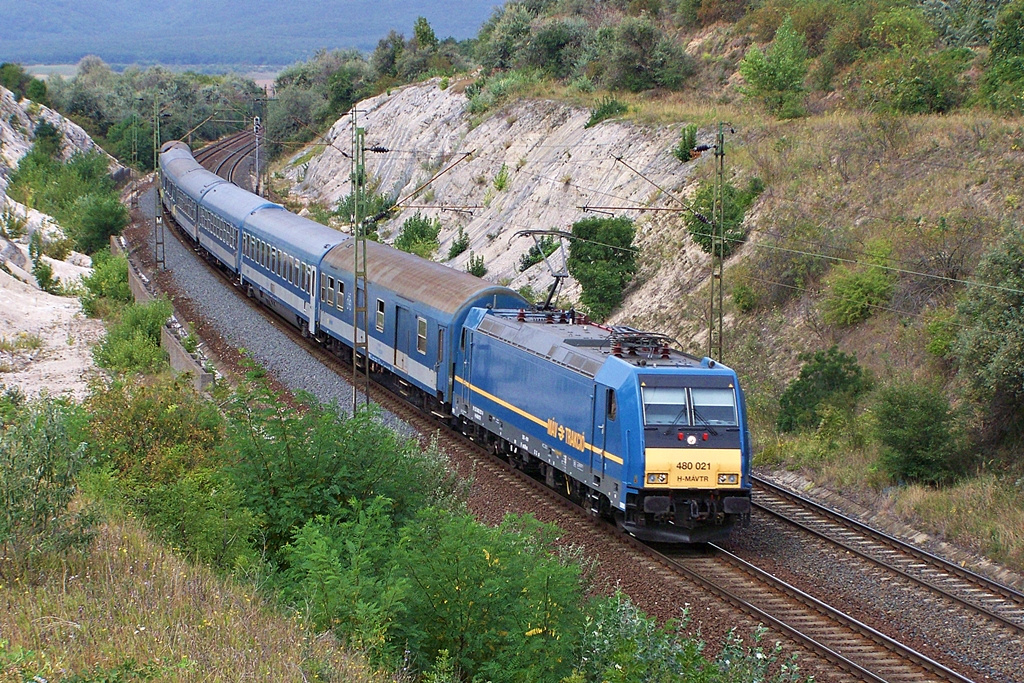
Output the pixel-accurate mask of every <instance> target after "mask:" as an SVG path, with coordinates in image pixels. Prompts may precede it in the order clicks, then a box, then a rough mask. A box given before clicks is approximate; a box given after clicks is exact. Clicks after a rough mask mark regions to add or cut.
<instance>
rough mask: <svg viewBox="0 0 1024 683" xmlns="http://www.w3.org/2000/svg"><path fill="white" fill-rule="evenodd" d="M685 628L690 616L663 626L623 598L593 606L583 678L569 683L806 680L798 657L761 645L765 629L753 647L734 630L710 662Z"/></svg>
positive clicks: (777, 647)
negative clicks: (603, 682) (786, 657)
mask: <svg viewBox="0 0 1024 683" xmlns="http://www.w3.org/2000/svg"><path fill="white" fill-rule="evenodd" d="M686 626H687V616H686V615H685V614H684V615H683V619H682V621H681V622H673V621H670V622H668V623H666V624H664V625H659V624H658V622H657V620H655V619H652V618H651V617H648V616H647V615H646V614H644V613H643V612H641V611H640V610H639V609H637V608H636V606H635V605H633V603H632V602H631V601H630V599H629V597H628V596H626V595H623V594H622V593H619V592H616V594H615V595H613V596H611V597H608V598H598V599H596V600H594V601H593V602H592V603H591V605H589V606H588V609H587V620H586V623H585V624H584V628H583V642H582V643H581V646H580V650H579V652H580V663H579V669H578V671H579V673H580V674H582V675H581V676H580V678H579V679H567V681H570V680H572V681H574V680H579V681H580V683H582V682H583V681H605V682H607V683H629V682H630V681H666V682H667V681H692V682H694V683H696V682H698V681H701V682H707V683H711V682H712V681H721V682H722V683H725V682H726V681H736V682H737V683H739V682H741V681H743V682H746V681H761V682H763V683H794V682H796V681H802V680H805V679H804V677H803V676H801V674H800V669H799V667H798V666H797V665H796V655H793V656H791V657H790V658H788V659H785V660H783V659H782V645H781V644H780V643H776V644H775V645H774V646H773V647H772V648H770V649H768V650H767V651H766V650H765V648H764V647H763V646H762V641H763V639H764V636H765V634H766V633H767V629H765V628H764V627H758V628H757V629H755V631H754V633H753V644H752V645H750V646H748V645H747V644H745V643H744V642H743V639H742V638H740V637H739V636H738V635H737V634H736V632H735V630H732V629H731V630H730V631H729V632H728V633H727V634H726V638H725V644H724V645H723V647H722V649H721V651H720V652H718V654H717V655H715V656H714V659H711V658H709V655H710V654H711V653H708V652H706V651H705V650H704V643H703V642H701V641H700V640H697V639H694V638H691V637H688V636H687V635H686V634H685V633H684V632H683V628H684V627H686ZM811 680H813V679H811Z"/></svg>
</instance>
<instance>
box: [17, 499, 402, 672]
mask: <svg viewBox="0 0 1024 683" xmlns="http://www.w3.org/2000/svg"><path fill="white" fill-rule="evenodd" d="M2 569H3V571H2V573H0V576H2V577H3V578H2V580H0V582H2V585H0V596H2V600H0V633H2V634H3V639H4V641H7V644H6V645H4V644H3V642H2V641H0V679H3V680H39V679H33V678H32V676H36V675H38V676H42V677H43V678H46V679H47V680H53V679H54V678H60V677H64V676H67V675H68V674H69V673H70V672H76V673H78V674H80V675H83V676H87V678H86V680H93V678H92V677H96V680H135V679H134V678H131V679H128V678H125V679H122V678H116V679H115V678H103V677H100V676H99V673H101V672H110V671H112V670H115V669H117V668H118V667H125V666H129V667H131V666H136V665H138V666H139V667H152V668H153V669H154V670H156V671H158V672H159V674H160V675H159V676H158V678H157V680H176V681H200V680H202V681H207V680H213V681H216V680H222V681H227V680H245V679H247V680H268V681H274V680H276V681H284V680H312V681H317V680H318V681H355V682H359V683H363V682H365V683H370V682H374V683H375V682H377V681H381V682H383V681H391V680H394V679H393V678H391V677H389V676H386V675H384V674H383V673H381V672H377V671H375V670H373V669H372V668H371V667H369V666H368V665H367V664H366V663H365V661H363V660H362V659H361V658H360V657H359V656H358V655H355V654H353V653H352V652H351V651H348V650H346V649H345V648H343V647H341V646H339V645H338V644H337V643H336V642H334V641H333V639H332V638H330V637H324V636H314V635H312V634H310V633H309V632H308V631H307V630H306V629H305V628H304V626H303V620H302V615H293V616H292V617H290V618H289V617H286V616H283V615H282V614H281V613H279V612H278V611H275V609H274V608H273V607H272V606H271V605H270V604H268V603H267V602H266V601H265V600H263V599H262V598H260V597H259V596H258V595H257V594H256V592H255V591H254V590H252V589H247V588H244V587H241V586H240V585H238V584H236V583H233V582H231V581H230V580H228V579H225V578H220V577H217V576H215V575H214V574H213V573H211V572H210V571H208V570H206V569H202V568H197V567H195V566H193V565H191V564H190V563H188V562H186V561H185V560H183V559H182V558H181V557H179V556H177V555H176V554H174V553H173V552H172V551H170V550H168V549H166V548H163V547H161V546H159V545H158V544H156V543H154V542H153V541H151V540H150V538H149V537H148V535H147V534H146V533H145V532H144V531H143V530H142V529H141V528H140V526H139V525H138V523H137V522H136V521H134V520H131V519H127V520H119V521H113V522H109V523H107V524H106V525H104V526H103V527H102V529H101V532H100V535H99V537H98V538H97V540H96V542H95V544H94V546H93V548H92V549H91V551H90V552H89V553H88V554H84V555H72V556H68V557H64V558H60V559H57V558H54V559H52V560H51V561H50V562H49V563H48V564H47V565H45V566H36V567H33V568H31V569H28V568H19V567H17V566H16V565H15V564H14V563H13V562H12V560H11V558H7V559H6V561H5V562H4V565H3V567H2ZM19 660H20V662H21V663H20V664H17V663H15V662H16V661H19ZM7 677H13V678H7ZM140 680H141V679H140ZM145 680H150V679H149V678H146V679H145Z"/></svg>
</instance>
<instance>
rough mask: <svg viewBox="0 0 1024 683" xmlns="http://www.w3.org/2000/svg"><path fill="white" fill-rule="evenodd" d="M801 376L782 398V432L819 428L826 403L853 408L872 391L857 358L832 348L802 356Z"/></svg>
mask: <svg viewBox="0 0 1024 683" xmlns="http://www.w3.org/2000/svg"><path fill="white" fill-rule="evenodd" d="M800 360H801V361H803V363H804V364H803V366H802V367H801V368H800V375H799V376H798V377H797V378H796V379H794V380H793V381H792V382H790V383H789V384H788V385H787V386H786V390H785V391H784V392H783V393H782V396H781V397H779V417H778V420H777V422H776V427H778V429H779V431H780V432H794V431H796V430H798V429H806V428H808V427H810V428H816V427H817V426H818V425H819V423H820V422H821V418H822V409H823V406H824V405H825V404H826V403H832V404H833V405H836V406H844V405H845V406H853V405H854V404H855V403H856V399H857V397H858V396H860V395H861V394H863V393H864V392H865V391H867V390H868V389H869V388H870V381H869V380H868V378H867V377H866V376H865V374H864V370H863V368H861V367H860V365H858V364H857V358H856V357H855V356H851V355H848V354H845V353H843V352H842V351H840V350H839V349H838V348H837V347H835V346H833V347H831V348H829V349H828V350H827V351H816V352H815V353H814V354H801V355H800Z"/></svg>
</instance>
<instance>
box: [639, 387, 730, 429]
mask: <svg viewBox="0 0 1024 683" xmlns="http://www.w3.org/2000/svg"><path fill="white" fill-rule="evenodd" d="M641 390H642V392H643V401H644V424H645V425H647V426H649V427H659V426H681V427H688V426H701V425H715V426H725V427H730V426H736V425H737V424H739V421H738V418H737V412H736V392H735V391H734V390H733V389H732V388H697V387H693V388H685V387H650V386H644V387H642V389H641Z"/></svg>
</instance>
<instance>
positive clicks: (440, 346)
mask: <svg viewBox="0 0 1024 683" xmlns="http://www.w3.org/2000/svg"><path fill="white" fill-rule="evenodd" d="M442 360H444V328H443V327H439V328H437V362H438V363H440V362H441V361H442Z"/></svg>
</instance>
